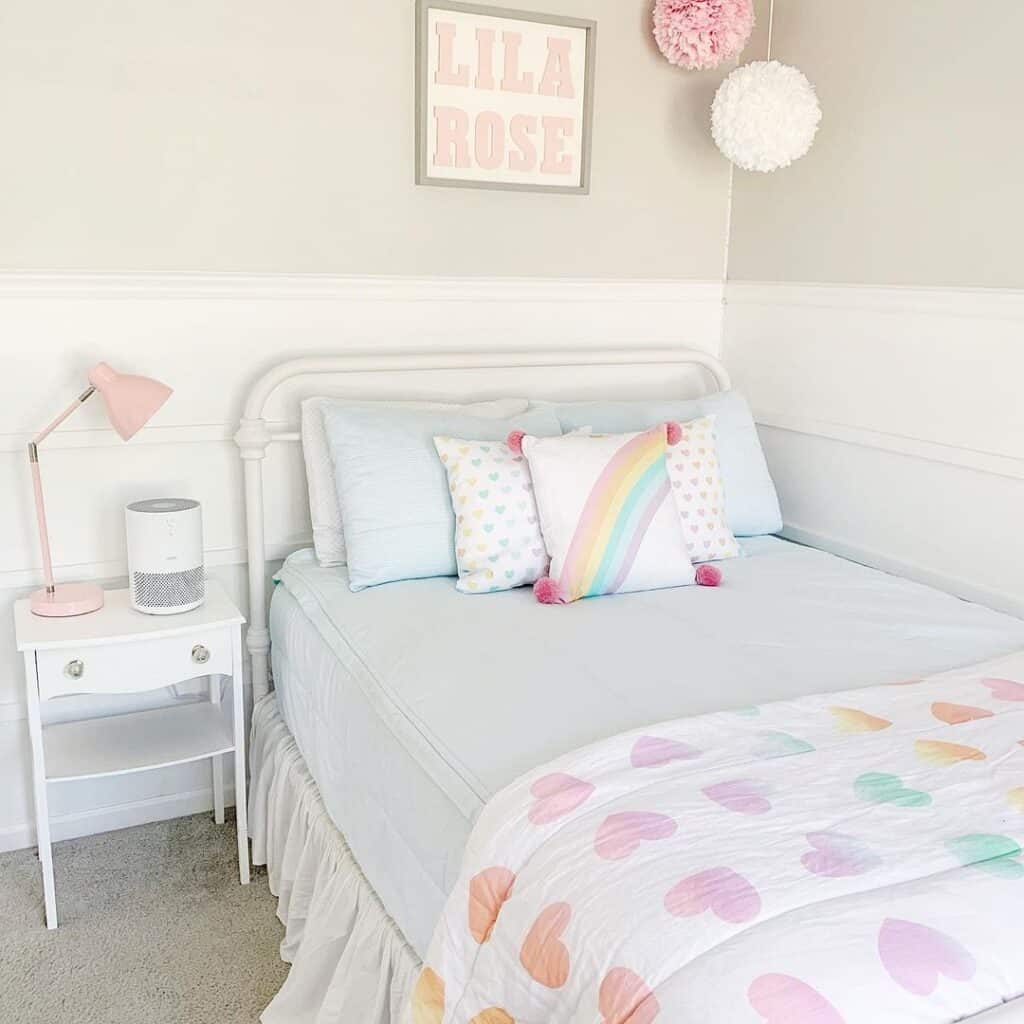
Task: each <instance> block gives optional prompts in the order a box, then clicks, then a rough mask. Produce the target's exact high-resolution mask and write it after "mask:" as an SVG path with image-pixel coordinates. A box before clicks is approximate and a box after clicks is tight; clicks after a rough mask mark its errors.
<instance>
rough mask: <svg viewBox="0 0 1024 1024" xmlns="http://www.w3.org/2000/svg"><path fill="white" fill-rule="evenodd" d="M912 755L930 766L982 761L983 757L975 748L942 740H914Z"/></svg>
mask: <svg viewBox="0 0 1024 1024" xmlns="http://www.w3.org/2000/svg"><path fill="white" fill-rule="evenodd" d="M914 753H915V754H917V756H918V758H919V759H920V760H922V761H928V762H929V763H931V764H944V765H949V764H956V763H957V762H958V761H984V760H985V755H984V753H983V752H982V751H980V750H978V749H977V748H975V747H965V746H962V745H961V744H959V743H946V742H945V741H944V740H914Z"/></svg>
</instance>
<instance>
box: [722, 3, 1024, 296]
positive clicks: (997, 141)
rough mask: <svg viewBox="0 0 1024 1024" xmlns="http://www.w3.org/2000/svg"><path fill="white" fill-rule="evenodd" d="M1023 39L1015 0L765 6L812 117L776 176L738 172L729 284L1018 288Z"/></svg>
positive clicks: (1023, 230) (1023, 273)
mask: <svg viewBox="0 0 1024 1024" xmlns="http://www.w3.org/2000/svg"><path fill="white" fill-rule="evenodd" d="M759 15H760V21H761V27H762V29H763V27H764V25H765V24H766V22H767V3H766V2H764V0H762V2H761V3H760V6H759ZM1022 37H1024V4H1022V3H1021V2H1020V0H986V2H985V3H983V4H976V5H969V6H968V7H965V6H964V4H963V3H961V2H959V0H898V2H893V0H861V2H859V3H850V2H849V0H776V3H775V32H774V42H773V56H775V57H777V58H778V59H779V60H782V61H784V62H786V63H789V64H795V65H796V66H797V67H799V68H801V69H802V70H803V71H804V72H805V73H806V74H807V76H808V77H809V78H810V80H811V81H812V82H813V83H814V85H815V87H816V88H817V90H818V94H819V96H820V98H821V103H822V107H823V110H824V120H823V121H822V125H821V129H820V131H819V133H818V138H817V141H816V143H815V146H814V148H813V149H812V150H811V152H810V154H809V155H808V156H807V157H806V158H805V159H804V160H802V161H800V162H799V163H797V164H794V165H793V166H792V167H791V168H789V169H788V170H786V171H784V172H781V173H777V174H772V175H758V174H747V173H743V172H739V171H738V172H737V173H736V180H735V189H734V206H733V217H732V224H733V233H732V243H731V251H730V260H729V276H730V278H732V279H734V280H771V281H819V282H852V283H864V284H887V285H929V286H942V285H956V286H968V285H970V286H981V287H996V288H999V287H1009V288H1019V287H1022V286H1024V260H1022V259H1021V256H1020V244H1021V238H1024V196H1022V187H1021V181H1022V168H1024V130H1022V124H1024V116H1022V113H1021V103H1022V101H1024V62H1022V61H1021V58H1020V40H1021V38H1022ZM753 51H754V47H751V48H750V49H749V50H748V51H747V53H746V54H744V59H745V60H749V59H752V57H753V56H754V55H755V54H754V53H753ZM763 53H764V50H763V36H762V45H761V48H760V49H759V50H758V52H757V54H756V56H762V55H763Z"/></svg>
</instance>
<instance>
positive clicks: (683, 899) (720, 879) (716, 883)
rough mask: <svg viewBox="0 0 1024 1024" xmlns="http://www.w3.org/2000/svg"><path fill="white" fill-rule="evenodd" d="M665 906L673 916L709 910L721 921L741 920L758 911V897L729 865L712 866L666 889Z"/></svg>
mask: <svg viewBox="0 0 1024 1024" xmlns="http://www.w3.org/2000/svg"><path fill="white" fill-rule="evenodd" d="M665 909H666V910H667V911H668V912H669V913H670V914H672V915H673V916H674V917H693V916H694V915H696V914H703V913H704V912H705V911H706V910H710V911H711V912H712V913H713V914H714V915H715V917H717V918H719V919H720V920H722V921H728V922H729V923H730V924H743V923H744V922H746V921H751V920H753V919H754V918H755V917H757V915H758V914H759V913H760V912H761V897H760V895H759V894H758V891H757V890H756V889H755V888H754V887H753V886H752V885H751V884H750V883H749V882H748V881H747V880H746V879H745V878H744V877H743V876H742V875H738V874H737V873H736V872H735V871H733V870H732V869H731V868H711V869H710V870H709V871H701V872H700V873H699V874H696V875H690V876H689V877H688V878H684V879H683V880H682V881H681V882H679V883H677V884H676V885H675V886H673V887H672V888H671V889H669V891H668V894H667V895H666V896H665Z"/></svg>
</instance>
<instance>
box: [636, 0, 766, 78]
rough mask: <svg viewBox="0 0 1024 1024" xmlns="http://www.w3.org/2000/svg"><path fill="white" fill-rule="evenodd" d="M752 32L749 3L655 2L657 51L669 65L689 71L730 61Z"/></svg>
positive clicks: (710, 0) (746, 0) (708, 0)
mask: <svg viewBox="0 0 1024 1024" xmlns="http://www.w3.org/2000/svg"><path fill="white" fill-rule="evenodd" d="M753 29H754V4H753V0H655V4H654V38H655V40H656V41H657V43H658V48H659V49H660V50H661V52H662V53H663V54H664V55H665V58H666V59H667V60H668V62H669V63H670V64H676V65H678V66H679V67H682V68H687V69H688V70H690V71H704V70H706V69H708V68H716V67H718V65H719V64H722V63H723V62H725V61H727V60H732V58H733V57H736V56H738V55H739V53H740V51H741V50H742V49H743V47H744V46H746V45H747V40H748V39H750V33H751V32H752V31H753Z"/></svg>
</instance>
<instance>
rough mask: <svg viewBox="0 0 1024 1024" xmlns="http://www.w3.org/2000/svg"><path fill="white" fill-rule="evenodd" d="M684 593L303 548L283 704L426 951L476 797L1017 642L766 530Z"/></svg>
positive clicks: (348, 825) (950, 605) (1023, 641)
mask: <svg viewBox="0 0 1024 1024" xmlns="http://www.w3.org/2000/svg"><path fill="white" fill-rule="evenodd" d="M743 545H744V548H745V549H746V551H747V553H748V556H749V557H747V558H740V559H733V560H731V561H727V562H723V563H720V564H721V567H722V570H723V572H724V574H725V583H724V585H723V586H722V587H720V588H719V589H717V590H709V589H706V588H702V587H684V588H680V589H677V590H661V591H653V592H649V593H640V594H628V595H622V596H617V597H602V598H596V599H592V600H588V601H581V602H578V603H577V604H573V605H568V606H564V607H550V606H542V605H538V604H537V603H536V602H535V601H534V598H533V595H532V594H531V592H530V590H529V589H522V590H517V591H509V592H505V593H499V594H492V595H486V596H468V595H463V594H459V593H457V592H456V591H455V588H454V582H453V580H451V579H428V580H411V581H406V582H401V583H393V584H387V585H384V586H381V587H377V588H374V589H372V590H366V591H363V592H362V593H358V594H354V593H352V592H351V591H350V590H349V587H348V579H347V577H346V574H345V570H344V569H321V568H319V567H318V566H317V564H316V562H315V560H314V558H313V556H312V553H311V552H299V553H298V554H296V555H293V556H292V557H291V558H290V559H289V560H288V561H287V563H286V564H285V567H284V569H283V570H282V572H281V585H280V586H278V588H277V590H276V592H275V595H274V600H273V603H272V606H271V633H272V637H273V664H274V678H275V685H276V687H277V695H278V700H279V702H280V705H281V709H282V712H283V714H284V717H285V720H286V722H287V723H288V727H289V728H290V730H291V732H292V734H293V735H294V736H295V739H296V742H297V743H298V745H299V748H300V750H301V751H302V753H303V756H304V757H305V759H306V763H307V764H308V766H309V770H310V772H311V773H312V775H313V777H314V778H315V779H316V781H317V784H318V785H319V787H320V791H321V794H322V796H323V799H324V802H325V804H326V806H327V810H328V813H329V814H330V815H331V818H332V819H333V821H334V822H335V824H336V825H337V826H338V828H339V829H340V830H341V831H342V832H343V833H344V834H345V836H346V838H347V839H348V842H349V844H350V846H351V847H352V850H353V852H354V853H355V855H356V858H357V859H358V860H359V863H360V864H361V866H362V868H363V870H364V872H365V873H366V876H367V878H368V879H369V881H370V883H371V884H372V885H373V886H374V888H375V889H376V891H377V893H378V894H379V895H380V897H381V899H382V900H383V901H384V904H385V906H386V907H387V909H388V911H389V912H390V914H391V915H392V917H393V918H394V920H395V921H396V922H397V924H398V925H399V927H400V928H401V929H402V931H403V932H404V933H405V935H406V937H407V938H408V940H409V941H410V943H411V944H412V945H413V946H414V947H415V949H416V950H417V951H418V952H419V953H420V955H422V953H423V951H424V950H425V949H426V946H427V943H428V942H429V939H430V934H431V932H432V930H433V927H434V923H435V921H436V920H437V918H438V916H439V914H440V912H441V908H442V904H443V901H444V897H445V895H446V893H447V891H448V888H449V886H450V885H451V884H452V883H453V882H454V880H455V877H456V874H457V872H458V868H459V862H460V859H461V856H462V849H463V846H464V845H465V841H466V838H467V837H468V835H469V831H470V828H471V827H472V823H473V821H474V819H475V816H476V814H477V813H478V811H479V810H480V808H481V807H482V806H483V803H484V802H485V801H486V800H487V799H488V797H489V796H491V795H492V794H493V793H495V792H496V791H497V790H498V789H500V788H501V787H502V786H504V785H506V784H507V783H509V782H511V781H512V780H513V779H514V778H516V777H517V776H518V775H520V774H521V773H523V772H525V771H527V770H529V769H531V768H533V767H535V766H537V765H538V764H541V763H543V762H546V761H548V760H550V759H552V758H554V757H557V756H558V755H560V754H563V753H565V752H566V751H568V750H570V749H572V748H574V747H578V746H581V745H583V744H586V743H590V742H593V741H595V740H598V739H601V738H602V737H604V736H608V735H612V734H614V733H617V732H621V731H622V730H624V729H632V728H635V727H639V726H642V725H645V724H650V723H653V722H658V721H663V720H665V719H671V718H677V717H680V716H682V715H694V714H701V713H703V712H706V711H713V710H719V709H723V708H742V707H747V706H750V705H756V704H758V703H759V702H764V701H768V700H775V699H782V698H787V697H793V696H797V695H800V694H808V693H815V692H826V691H830V690H840V689H846V688H850V687H855V686H867V685H873V684H878V683H888V682H897V681H900V680H903V679H906V678H910V677H913V676H916V675H920V674H925V673H929V672H936V671H940V670H942V669H947V668H953V667H955V666H959V665H965V664H970V663H973V662H976V661H981V660H983V659H986V658H989V657H994V656H995V655H998V654H1002V653H1006V652H1009V651H1011V650H1016V649H1020V648H1024V622H1022V621H1021V620H1018V619H1015V618H1011V617H1009V616H1006V615H1001V614H999V613H997V612H993V611H990V610H988V609H985V608H982V607H980V606H978V605H972V604H968V603H965V602H963V601H959V600H957V599H956V598H953V597H950V596H948V595H946V594H942V593H939V592H938V591H935V590H931V589H929V588H927V587H924V586H921V585H919V584H916V583H911V582H909V581H907V580H903V579H900V578H898V577H894V576H889V575H886V574H885V573H881V572H877V571H875V570H873V569H867V568H865V567H863V566H860V565H856V564H854V563H852V562H847V561H844V560H843V559H840V558H836V557H834V556H832V555H828V554H825V553H823V552H820V551H815V550H812V549H810V548H803V547H799V546H797V545H795V544H790V543H787V542H786V541H782V540H779V539H777V538H774V537H760V538H754V539H748V540H745V541H744V542H743Z"/></svg>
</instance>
